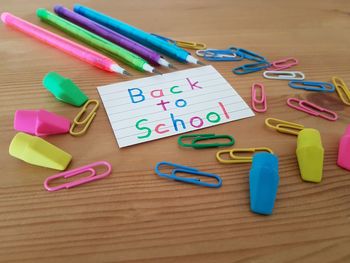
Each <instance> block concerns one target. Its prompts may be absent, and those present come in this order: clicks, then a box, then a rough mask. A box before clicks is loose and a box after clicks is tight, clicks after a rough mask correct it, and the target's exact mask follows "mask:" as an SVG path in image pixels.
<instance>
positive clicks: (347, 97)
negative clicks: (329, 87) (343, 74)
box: [332, 77, 350, 106]
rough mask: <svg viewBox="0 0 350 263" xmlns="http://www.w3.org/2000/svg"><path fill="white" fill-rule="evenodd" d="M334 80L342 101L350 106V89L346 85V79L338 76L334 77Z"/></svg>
mask: <svg viewBox="0 0 350 263" xmlns="http://www.w3.org/2000/svg"><path fill="white" fill-rule="evenodd" d="M332 82H333V84H334V86H335V90H336V91H337V93H338V95H339V97H340V99H341V101H342V102H343V103H344V104H346V105H348V106H350V90H349V88H348V87H347V86H346V84H345V82H344V80H342V79H341V78H338V77H333V78H332Z"/></svg>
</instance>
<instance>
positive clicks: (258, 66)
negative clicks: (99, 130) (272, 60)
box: [232, 61, 270, 75]
mask: <svg viewBox="0 0 350 263" xmlns="http://www.w3.org/2000/svg"><path fill="white" fill-rule="evenodd" d="M269 65H270V64H269V63H268V62H267V61H261V62H258V63H253V64H245V65H243V66H239V67H237V68H234V69H233V70H232V72H233V73H235V74H237V75H244V74H248V73H253V72H257V71H260V70H263V69H265V68H267V67H268V66H269Z"/></svg>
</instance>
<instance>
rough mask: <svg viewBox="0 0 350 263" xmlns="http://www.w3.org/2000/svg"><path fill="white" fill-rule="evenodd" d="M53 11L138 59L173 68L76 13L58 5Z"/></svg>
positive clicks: (147, 49) (119, 35) (154, 55)
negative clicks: (138, 57) (136, 56)
mask: <svg viewBox="0 0 350 263" xmlns="http://www.w3.org/2000/svg"><path fill="white" fill-rule="evenodd" d="M54 11H55V13H56V14H57V15H59V16H60V17H62V18H64V19H66V20H68V21H70V22H72V23H74V24H76V25H78V26H80V27H82V28H85V29H86V30H88V31H90V32H92V33H94V34H96V35H99V36H100V37H102V38H104V39H107V40H109V41H111V42H112V43H114V44H117V45H119V46H121V47H123V48H125V49H127V50H129V51H131V52H133V53H135V54H137V55H139V56H140V57H142V58H144V59H146V60H148V61H149V62H151V63H153V64H158V65H162V66H165V67H173V66H172V64H170V63H169V62H168V61H166V60H165V59H164V58H162V57H161V56H160V55H159V54H158V53H157V52H155V51H153V50H151V49H149V48H147V47H145V46H143V45H141V44H139V43H137V42H135V41H133V40H131V39H130V38H127V37H125V36H123V35H121V34H119V33H117V32H114V31H113V30H110V29H109V28H107V27H104V26H102V25H100V24H98V23H96V22H94V21H92V20H90V19H88V18H86V17H84V16H82V15H79V14H78V13H74V12H73V11H71V10H69V9H67V8H65V7H63V6H60V5H56V6H55V7H54Z"/></svg>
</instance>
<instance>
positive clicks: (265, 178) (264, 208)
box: [249, 152, 279, 215]
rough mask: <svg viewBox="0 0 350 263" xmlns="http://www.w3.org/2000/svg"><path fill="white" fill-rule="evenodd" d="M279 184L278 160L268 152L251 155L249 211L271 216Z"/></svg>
mask: <svg viewBox="0 0 350 263" xmlns="http://www.w3.org/2000/svg"><path fill="white" fill-rule="evenodd" d="M278 184H279V175H278V158H277V156H276V155H274V154H272V153H268V152H258V153H256V154H254V155H253V160H252V166H251V169H250V172H249V191H250V209H251V211H252V212H254V213H258V214H263V215H270V214H272V211H273V208H274V205H275V200H276V195H277V190H278Z"/></svg>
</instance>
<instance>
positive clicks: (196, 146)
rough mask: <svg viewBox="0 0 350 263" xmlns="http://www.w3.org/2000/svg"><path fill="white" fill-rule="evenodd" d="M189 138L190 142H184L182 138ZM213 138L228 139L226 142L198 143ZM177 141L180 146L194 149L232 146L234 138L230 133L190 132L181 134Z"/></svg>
mask: <svg viewBox="0 0 350 263" xmlns="http://www.w3.org/2000/svg"><path fill="white" fill-rule="evenodd" d="M188 138H191V139H192V141H191V143H184V142H183V139H188ZM213 139H228V140H229V142H227V143H198V142H200V141H205V140H213ZM177 142H178V143H179V145H180V146H182V147H192V148H194V149H204V148H215V147H225V146H232V145H234V144H235V139H234V138H233V137H232V136H230V135H225V134H223V135H215V134H190V135H181V136H180V137H179V138H178V140H177Z"/></svg>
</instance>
